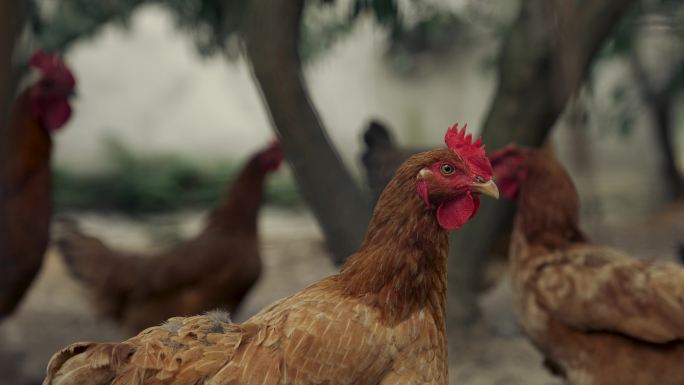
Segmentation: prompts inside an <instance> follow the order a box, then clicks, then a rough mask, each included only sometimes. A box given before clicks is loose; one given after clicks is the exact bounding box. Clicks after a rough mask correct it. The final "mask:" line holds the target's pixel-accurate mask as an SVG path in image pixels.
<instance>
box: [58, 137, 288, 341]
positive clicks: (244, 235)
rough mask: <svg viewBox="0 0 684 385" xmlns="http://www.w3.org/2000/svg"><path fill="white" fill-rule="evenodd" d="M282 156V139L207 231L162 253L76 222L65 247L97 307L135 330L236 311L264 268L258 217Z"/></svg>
mask: <svg viewBox="0 0 684 385" xmlns="http://www.w3.org/2000/svg"><path fill="white" fill-rule="evenodd" d="M282 160H283V154H282V152H281V149H280V146H279V145H278V144H277V143H274V144H273V145H271V146H269V147H268V148H266V149H264V150H261V151H259V152H258V153H256V154H255V155H254V156H253V157H252V158H251V159H250V160H249V161H248V162H247V164H246V165H245V166H244V168H243V169H242V171H241V172H240V174H239V175H238V176H237V178H236V179H235V181H234V182H233V185H232V187H231V188H230V189H229V190H228V191H227V192H226V195H225V197H224V198H223V201H222V202H221V204H220V205H219V206H218V207H217V208H215V209H214V210H213V212H212V213H211V215H210V217H209V220H208V223H207V225H206V227H205V228H204V229H203V231H202V232H201V233H200V234H199V235H197V236H196V237H195V238H193V239H191V240H188V241H185V242H183V243H181V244H179V245H177V246H175V247H174V248H172V249H169V250H167V251H164V252H162V253H161V254H158V255H154V256H140V255H133V254H126V253H119V252H116V251H114V250H111V249H109V248H108V247H107V246H106V245H105V244H104V243H102V241H100V240H99V239H97V238H95V237H92V236H88V235H85V234H82V233H81V232H80V231H79V230H78V229H77V228H76V227H75V226H74V225H72V224H68V223H65V224H64V225H63V228H62V231H61V233H62V235H61V236H60V237H59V239H58V241H57V244H58V246H59V249H60V251H61V254H62V255H63V257H64V259H65V261H66V264H67V267H68V268H69V270H70V272H71V273H72V274H73V275H74V276H75V277H76V278H77V279H78V280H80V281H82V282H83V283H84V284H85V285H86V286H87V288H88V291H89V294H90V295H91V297H92V299H93V305H94V306H95V307H96V308H97V309H98V311H99V312H100V313H101V314H103V315H105V316H108V317H111V318H113V319H115V320H117V321H118V322H120V323H121V324H123V325H124V326H125V328H126V329H127V330H128V331H129V332H131V334H135V333H138V332H140V331H141V330H142V329H144V328H146V327H149V326H153V325H157V324H159V323H160V322H162V321H164V320H166V319H167V318H169V317H172V316H189V315H194V314H199V313H201V312H203V311H207V310H212V309H216V308H222V309H226V310H229V311H231V312H233V311H235V310H236V309H237V307H238V305H239V304H240V302H241V301H242V299H243V298H244V296H245V295H246V294H247V292H248V291H249V289H250V288H251V287H252V286H253V285H254V283H255V282H256V281H257V279H258V278H259V275H260V273H261V258H260V255H259V238H258V233H257V216H258V212H259V208H260V207H261V204H262V201H263V195H264V180H265V178H266V176H267V175H268V174H269V173H271V172H272V171H275V170H276V169H277V168H278V167H279V165H280V164H281V162H282Z"/></svg>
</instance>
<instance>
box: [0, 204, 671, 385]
mask: <svg viewBox="0 0 684 385" xmlns="http://www.w3.org/2000/svg"><path fill="white" fill-rule="evenodd" d="M73 217H75V218H76V219H77V220H78V221H79V223H81V225H82V226H83V228H84V229H85V231H86V232H90V233H93V234H96V235H98V236H99V237H101V238H103V239H104V240H105V242H107V243H110V244H112V245H116V246H117V247H119V248H124V247H125V248H127V249H129V250H138V251H151V250H155V249H158V248H160V247H163V246H164V245H167V244H169V243H170V242H172V241H174V240H177V239H182V238H185V237H189V236H191V235H192V234H193V233H195V232H196V231H198V229H199V228H200V226H201V223H202V216H201V215H200V214H197V213H182V214H174V215H171V216H168V215H167V216H156V217H146V218H136V219H132V218H127V217H121V216H113V215H95V214H87V213H74V214H73ZM260 226H261V234H262V238H263V248H262V250H263V260H264V265H265V269H264V272H263V275H262V278H261V279H260V281H259V283H258V284H257V286H256V287H255V288H254V289H253V290H252V292H251V293H250V295H249V297H248V298H247V300H246V303H245V304H244V305H243V307H242V309H241V310H240V312H239V313H238V314H235V315H234V318H235V320H237V321H240V320H243V319H245V318H247V317H248V316H249V315H251V314H254V313H255V312H256V311H258V310H259V309H261V308H262V307H263V306H265V305H267V304H269V303H271V302H272V301H274V300H276V299H278V298H281V297H283V296H286V295H288V294H291V293H293V292H295V291H297V290H299V289H302V288H304V287H305V286H307V285H308V284H310V283H312V282H315V281H316V280H318V279H320V278H322V277H324V276H327V275H329V274H332V273H334V272H335V268H334V267H333V266H332V264H331V263H330V262H329V258H328V257H327V255H326V252H325V250H324V247H323V241H322V235H321V233H320V231H319V229H318V228H317V226H316V224H315V221H314V219H313V218H312V217H311V215H310V214H309V213H308V212H306V211H282V210H274V209H266V210H264V212H263V214H262V220H261V225H260ZM587 226H589V231H588V232H589V233H590V234H593V235H594V236H593V238H595V239H597V240H599V241H601V242H605V243H608V244H611V245H615V246H618V247H623V248H624V249H625V250H628V251H630V252H632V253H633V254H634V255H640V256H644V257H657V258H666V259H672V258H674V257H675V251H676V247H677V245H678V242H679V241H684V205H679V206H670V207H666V208H664V209H663V210H661V211H659V212H658V213H657V214H656V215H654V216H652V217H649V218H647V219H645V220H641V221H629V222H622V223H613V224H610V225H606V224H599V223H597V222H596V221H592V223H588V224H587ZM592 229H593V230H592ZM644 229H648V230H647V231H644ZM56 231H58V229H56ZM507 284H508V283H507V280H506V279H503V280H502V281H501V283H500V284H499V285H498V286H496V287H494V288H493V289H492V290H491V291H490V292H489V293H486V294H485V295H484V296H483V297H482V301H481V304H482V308H483V313H484V320H483V321H482V325H480V326H481V327H480V328H478V331H477V332H474V333H473V335H472V336H471V337H469V338H468V339H464V340H463V341H459V342H458V343H456V344H454V345H455V346H457V347H456V348H454V349H452V351H451V352H450V383H452V384H460V385H485V384H487V385H496V384H507V385H518V384H519V385H553V384H560V381H558V380H557V379H555V378H553V377H552V376H551V375H549V374H548V373H547V372H546V371H545V370H544V369H543V368H542V366H541V358H540V356H539V354H538V353H537V352H536V351H535V349H534V348H533V347H532V346H531V345H530V344H529V343H528V342H527V341H526V340H525V338H524V337H523V336H521V335H519V333H518V330H517V328H516V326H515V321H514V319H513V315H512V310H511V308H510V302H511V301H510V290H509V289H508V286H507ZM125 337H126V335H124V334H123V333H122V331H121V330H119V329H118V328H117V326H116V325H115V324H113V323H112V322H110V321H108V320H105V319H99V318H98V317H97V316H96V315H95V314H94V313H93V311H92V309H91V308H90V306H89V304H88V302H87V299H86V293H85V292H84V291H83V289H82V288H81V287H80V286H79V285H78V284H77V283H76V282H75V281H73V280H72V278H71V277H69V275H68V273H67V272H66V270H65V268H64V266H63V264H62V261H61V258H60V256H59V255H58V254H57V252H56V251H55V250H54V249H52V248H51V249H50V250H49V252H48V254H47V257H46V260H45V264H44V266H43V269H42V271H41V273H40V275H39V277H38V279H37V281H36V282H35V284H34V285H33V287H32V289H31V291H30V292H29V294H28V297H27V298H26V299H25V301H24V302H23V304H22V306H21V307H20V309H19V310H18V311H17V312H16V313H15V314H14V315H13V316H12V317H10V318H9V319H7V320H5V321H3V322H2V323H1V324H0V384H8V385H9V384H12V385H14V384H17V385H29V384H39V383H40V381H41V380H42V378H43V373H44V371H45V365H46V363H47V360H48V359H49V357H50V355H51V354H52V353H54V352H55V351H57V350H58V349H60V348H61V347H63V346H64V345H66V344H69V343H71V342H75V341H81V340H97V341H113V340H120V339H123V338H125Z"/></svg>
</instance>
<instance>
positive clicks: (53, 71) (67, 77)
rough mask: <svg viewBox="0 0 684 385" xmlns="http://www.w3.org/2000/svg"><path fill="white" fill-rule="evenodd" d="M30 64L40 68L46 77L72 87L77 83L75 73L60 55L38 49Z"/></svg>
mask: <svg viewBox="0 0 684 385" xmlns="http://www.w3.org/2000/svg"><path fill="white" fill-rule="evenodd" d="M30 64H31V67H33V68H35V69H37V70H39V71H40V72H41V73H42V74H43V76H44V77H47V78H52V79H53V80H56V81H59V82H63V83H64V84H65V85H68V86H72V87H73V86H74V85H75V84H76V80H75V78H74V75H73V74H72V73H71V71H70V70H69V67H67V65H66V64H65V63H64V61H63V60H62V58H61V57H59V55H56V54H52V53H48V52H45V51H43V50H42V49H38V50H36V51H35V52H34V53H33V54H32V55H31V60H30Z"/></svg>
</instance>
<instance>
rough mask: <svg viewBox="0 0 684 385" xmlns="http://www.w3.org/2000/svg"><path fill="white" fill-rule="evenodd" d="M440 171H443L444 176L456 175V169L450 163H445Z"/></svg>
mask: <svg viewBox="0 0 684 385" xmlns="http://www.w3.org/2000/svg"><path fill="white" fill-rule="evenodd" d="M440 171H442V174H444V175H451V174H453V173H454V171H456V169H455V168H454V166H452V165H450V164H449V163H444V164H443V165H442V167H441V168H440Z"/></svg>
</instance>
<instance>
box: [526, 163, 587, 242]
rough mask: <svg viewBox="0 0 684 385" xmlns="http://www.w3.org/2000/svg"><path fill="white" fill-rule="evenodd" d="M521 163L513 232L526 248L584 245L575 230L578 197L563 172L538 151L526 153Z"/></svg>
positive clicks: (577, 214) (576, 228)
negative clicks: (523, 171)
mask: <svg viewBox="0 0 684 385" xmlns="http://www.w3.org/2000/svg"><path fill="white" fill-rule="evenodd" d="M525 162H526V167H527V176H526V178H525V180H524V181H523V182H522V185H521V189H520V197H519V200H518V212H517V216H516V229H515V231H517V232H520V233H522V235H523V236H524V239H525V240H526V242H527V244H529V245H535V246H540V247H543V248H545V249H548V250H556V249H564V248H567V247H569V246H571V245H572V244H575V243H581V242H586V241H587V239H586V237H585V236H584V234H583V233H582V231H581V230H580V228H579V208H580V202H579V196H578V194H577V190H576V189H575V185H574V184H573V182H572V179H571V178H570V175H568V173H567V171H566V170H565V168H564V167H563V166H562V165H561V164H560V162H558V161H557V160H556V159H555V158H554V157H553V156H552V155H551V154H548V153H546V152H544V151H541V150H530V153H529V155H528V156H527V158H526V160H525Z"/></svg>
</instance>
